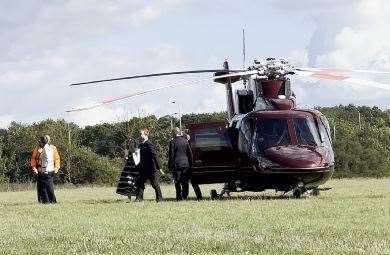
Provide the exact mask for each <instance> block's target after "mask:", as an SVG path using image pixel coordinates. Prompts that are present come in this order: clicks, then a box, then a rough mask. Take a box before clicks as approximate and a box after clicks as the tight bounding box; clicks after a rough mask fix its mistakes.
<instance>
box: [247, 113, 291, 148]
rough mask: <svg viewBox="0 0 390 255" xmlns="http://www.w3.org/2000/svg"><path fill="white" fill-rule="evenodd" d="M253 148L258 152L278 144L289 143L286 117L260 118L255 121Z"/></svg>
mask: <svg viewBox="0 0 390 255" xmlns="http://www.w3.org/2000/svg"><path fill="white" fill-rule="evenodd" d="M254 143H255V144H254V149H255V150H257V151H258V152H259V153H261V154H262V153H263V152H264V150H266V149H268V148H270V147H274V146H280V145H289V144H291V138H290V134H289V132H288V125H287V120H286V119H261V120H258V121H257V123H256V132H255V136H254Z"/></svg>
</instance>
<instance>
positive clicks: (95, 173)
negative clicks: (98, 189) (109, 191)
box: [69, 147, 121, 184]
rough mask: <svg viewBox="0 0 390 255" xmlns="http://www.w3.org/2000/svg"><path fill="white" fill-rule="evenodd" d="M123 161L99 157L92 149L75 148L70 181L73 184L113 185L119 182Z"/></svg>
mask: <svg viewBox="0 0 390 255" xmlns="http://www.w3.org/2000/svg"><path fill="white" fill-rule="evenodd" d="M120 161H121V160H119V159H109V158H107V157H104V156H99V155H98V154H96V153H94V152H93V151H92V150H91V149H90V148H87V147H80V148H75V149H74V151H73V152H72V158H71V162H72V169H71V171H70V176H69V179H70V181H71V182H72V183H73V184H85V183H95V184H103V183H106V184H113V183H115V182H116V181H117V178H118V175H119V170H120V168H121V162H120Z"/></svg>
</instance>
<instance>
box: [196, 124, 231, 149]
mask: <svg viewBox="0 0 390 255" xmlns="http://www.w3.org/2000/svg"><path fill="white" fill-rule="evenodd" d="M192 146H193V147H195V148H208V147H229V146H230V144H229V140H228V138H227V135H226V133H225V132H222V131H221V130H220V129H219V128H206V129H202V130H199V131H197V132H196V133H195V134H194V139H193V142H192Z"/></svg>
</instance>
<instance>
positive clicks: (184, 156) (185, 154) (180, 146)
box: [168, 136, 192, 172]
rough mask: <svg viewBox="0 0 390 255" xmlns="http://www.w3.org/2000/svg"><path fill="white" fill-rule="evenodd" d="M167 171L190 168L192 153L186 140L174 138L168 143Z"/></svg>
mask: <svg viewBox="0 0 390 255" xmlns="http://www.w3.org/2000/svg"><path fill="white" fill-rule="evenodd" d="M168 166H169V169H170V170H171V171H172V172H174V171H175V170H176V169H179V168H186V167H188V168H191V166H192V151H191V147H190V144H189V143H188V141H187V139H185V138H184V137H182V136H176V137H175V138H174V139H172V140H171V142H170V143H169V161H168Z"/></svg>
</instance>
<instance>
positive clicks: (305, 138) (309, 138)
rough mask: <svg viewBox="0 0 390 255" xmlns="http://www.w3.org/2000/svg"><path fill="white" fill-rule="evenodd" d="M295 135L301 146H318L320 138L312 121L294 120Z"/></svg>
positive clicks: (305, 119) (304, 119)
mask: <svg viewBox="0 0 390 255" xmlns="http://www.w3.org/2000/svg"><path fill="white" fill-rule="evenodd" d="M294 126H295V133H296V134H297V140H298V144H301V145H312V146H316V145H320V144H321V141H320V137H319V135H318V131H317V128H316V126H315V124H314V122H313V120H311V119H310V120H309V119H307V118H299V119H294Z"/></svg>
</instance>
